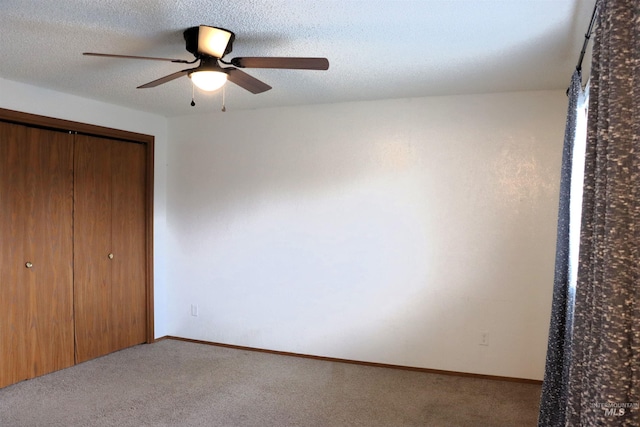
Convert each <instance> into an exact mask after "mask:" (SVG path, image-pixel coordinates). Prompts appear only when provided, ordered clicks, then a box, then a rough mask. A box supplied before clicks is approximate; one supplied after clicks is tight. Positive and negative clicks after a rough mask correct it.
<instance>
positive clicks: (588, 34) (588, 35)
mask: <svg viewBox="0 0 640 427" xmlns="http://www.w3.org/2000/svg"><path fill="white" fill-rule="evenodd" d="M599 4H600V0H596V4H595V5H594V6H593V13H592V14H591V22H590V23H589V28H588V29H587V32H586V34H585V35H584V43H583V44H582V50H581V51H580V58H579V59H578V65H576V70H578V71H580V70H582V60H583V59H584V53H585V52H586V50H587V44H588V43H589V39H590V38H591V32H592V31H593V24H595V22H596V16H598V6H599Z"/></svg>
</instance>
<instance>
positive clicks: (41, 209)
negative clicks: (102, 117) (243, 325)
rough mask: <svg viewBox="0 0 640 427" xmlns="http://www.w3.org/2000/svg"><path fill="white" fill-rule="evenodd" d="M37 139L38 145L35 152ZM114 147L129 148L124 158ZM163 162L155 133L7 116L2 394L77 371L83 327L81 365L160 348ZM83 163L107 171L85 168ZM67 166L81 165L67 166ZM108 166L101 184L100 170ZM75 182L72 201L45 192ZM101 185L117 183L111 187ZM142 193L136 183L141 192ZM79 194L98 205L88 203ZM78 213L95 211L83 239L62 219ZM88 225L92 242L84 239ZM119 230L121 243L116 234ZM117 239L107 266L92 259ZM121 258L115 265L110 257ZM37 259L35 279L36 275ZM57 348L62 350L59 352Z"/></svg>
mask: <svg viewBox="0 0 640 427" xmlns="http://www.w3.org/2000/svg"><path fill="white" fill-rule="evenodd" d="M77 132H80V133H85V134H89V135H99V136H95V137H94V136H83V135H77ZM31 139H34V140H37V141H38V142H37V144H36V145H35V146H34V145H33V144H32V143H31V142H30V140H31ZM58 139H61V140H64V139H68V140H72V141H73V140H74V139H78V140H80V141H83V140H84V141H85V142H86V144H89V143H90V144H91V145H89V146H87V145H83V143H82V142H80V146H79V147H76V148H74V145H71V146H69V145H68V142H67V143H62V142H59V141H57V140H58ZM9 141H12V142H11V143H9ZM133 141H135V142H133ZM96 142H97V143H98V144H97V145H96V146H93V143H96ZM101 143H104V144H108V145H110V147H111V148H110V150H108V151H110V152H109V155H108V157H109V159H111V158H112V157H113V156H116V157H118V159H119V161H120V162H121V163H120V164H118V165H115V166H114V163H113V161H112V160H109V161H108V163H109V165H108V166H107V165H104V164H102V166H100V163H102V162H103V160H101V159H102V158H103V156H104V155H105V153H104V152H100V145H101ZM48 144H51V146H50V148H45V149H44V150H45V151H46V152H47V153H48V154H46V153H45V152H42V153H40V151H39V150H40V149H39V148H37V147H38V146H40V145H42V146H44V145H48ZM73 144H75V143H73ZM111 144H115V146H117V147H123V148H122V149H113V148H112V147H113V146H112V145H111ZM63 146H65V147H66V148H61V147H63ZM132 147H134V148H132ZM67 150H70V151H67ZM153 153H154V137H153V136H151V135H144V134H137V133H132V132H128V131H121V130H117V129H111V128H104V127H100V126H94V125H88V124H83V123H78V122H71V121H66V120H59V119H54V118H49V117H44V116H38V115H33V114H28V113H23V112H18V111H12V110H6V109H1V108H0V387H4V386H5V385H9V384H12V383H15V382H18V381H21V380H24V379H27V378H31V377H33V376H37V375H41V374H42V373H46V372H50V371H52V370H56V369H60V368H63V367H66V366H69V364H70V363H71V364H72V363H73V351H74V342H73V338H74V337H73V335H70V332H69V331H73V326H76V330H75V340H76V343H75V344H76V345H75V348H76V349H77V352H76V353H77V354H76V357H77V361H78V362H80V361H83V360H88V359H91V358H93V357H97V356H100V355H102V354H106V353H109V352H111V351H115V350H118V349H120V348H124V347H127V346H130V345H134V344H138V343H141V342H153V340H154V328H153V322H154V316H153V177H154V172H153V163H154V160H153V157H154V156H153ZM78 155H81V156H83V155H84V156H85V159H92V160H93V161H94V162H98V163H97V164H96V163H93V164H89V163H87V164H85V162H84V160H81V161H80V162H79V161H78V160H79V158H78ZM73 157H75V159H74V158H73ZM80 159H82V157H80ZM67 160H70V161H71V163H70V164H69V165H70V167H61V165H64V164H65V161H67ZM81 164H83V165H84V169H83V167H82V166H81ZM140 164H141V165H142V166H141V167H140ZM96 166H97V168H98V173H97V174H96V173H95V171H92V170H91V167H96ZM52 168H53V169H52ZM74 168H78V171H76V172H79V173H81V174H82V173H84V174H85V175H84V178H85V180H84V181H83V182H84V186H83V184H82V182H77V183H76V182H75V180H73V173H74ZM101 168H102V169H101ZM29 171H31V172H29ZM33 171H41V172H42V173H41V174H33ZM100 171H101V172H100ZM69 173H71V178H72V181H71V182H72V187H65V189H61V190H60V192H57V191H54V190H53V189H52V188H49V189H48V190H45V187H43V186H48V185H52V186H55V185H58V184H60V183H61V182H67V181H65V179H67V178H68V177H69ZM100 175H101V176H102V177H103V178H105V175H109V177H108V178H105V180H104V181H102V180H101V179H100V178H99V176H100ZM77 177H79V175H77V176H76V178H77ZM100 182H102V183H106V184H105V185H106V187H105V188H101V184H100ZM140 182H142V186H141V187H138V184H139V183H140ZM123 183H125V184H123ZM131 183H136V184H135V186H134V187H133V188H130V184H131ZM74 184H79V185H80V187H78V186H76V187H73V185H74ZM78 191H80V192H83V194H85V195H88V196H89V199H91V200H89V199H87V200H83V201H78V200H77V196H78V195H79V193H78ZM101 192H102V193H101ZM100 194H102V195H105V196H104V197H102V196H101V195H100ZM65 195H66V196H65ZM109 197H111V200H109ZM92 200H93V202H92ZM113 200H115V202H113ZM94 202H95V204H92V203H94ZM112 202H113V203H112ZM68 203H71V206H72V208H71V209H72V215H75V212H74V210H75V209H76V208H78V209H80V211H84V212H85V213H87V215H86V216H84V217H82V219H80V222H79V223H76V222H75V221H74V222H72V223H71V231H69V224H70V223H69V222H68V221H67V220H66V219H65V217H64V215H63V214H62V212H63V211H65V209H67V207H68ZM134 206H135V207H134ZM138 208H141V210H137V209H138ZM90 211H92V212H90ZM118 212H123V214H122V216H120V215H118V214H117V213H118ZM109 223H110V224H111V227H110V228H109V227H107V226H106V224H109ZM78 227H80V229H84V230H86V231H87V233H83V234H82V235H79V234H77V233H76V232H75V231H77V230H78ZM74 228H75V230H74ZM107 228H109V229H110V233H109V232H107V231H104V230H106V229H107ZM101 230H102V231H101ZM139 232H140V233H141V234H140V235H138V233H139ZM107 235H110V236H111V238H112V240H111V242H110V244H109V245H103V246H110V250H109V251H102V250H100V251H101V252H103V257H102V259H100V257H99V256H97V255H94V254H93V251H90V250H85V249H87V248H89V247H91V245H92V244H97V245H98V246H99V245H100V242H101V241H102V243H104V241H105V239H107V238H106V237H105V236H107ZM64 236H66V238H65V237H64ZM114 236H115V237H114ZM134 236H137V237H134ZM69 242H71V244H70V243H69ZM76 245H84V246H79V248H80V249H78V247H76ZM118 248H119V249H118ZM69 250H72V253H71V255H70V258H69V260H68V261H67V262H66V263H65V262H57V261H59V260H60V259H64V258H65V254H67V256H69V255H68V251H69ZM109 252H113V253H114V260H108V257H106V256H105V254H106V255H108V253H109ZM116 252H118V253H122V254H125V253H127V254H129V255H123V256H120V255H118V254H117V253H116ZM34 257H35V258H34ZM27 258H30V261H31V262H33V264H34V267H33V268H32V269H27V268H26V267H25V265H24V264H25V262H27V261H26V259H27ZM31 258H34V259H38V260H39V261H38V262H34V261H33V259H31ZM109 261H120V262H115V263H114V262H111V263H110V264H109ZM16 265H17V266H18V269H17V270H16V267H15V266H16ZM134 265H135V266H137V267H131V266H134ZM129 269H131V271H129ZM43 270H48V273H47V274H44V273H43ZM68 274H70V275H71V276H70V277H71V278H72V280H73V275H74V274H76V277H75V279H76V280H75V281H73V282H71V285H72V286H71V292H72V293H69V292H67V289H68V288H67V286H66V285H65V283H67V284H68V283H69V282H68V280H67V275H68ZM114 277H115V280H114ZM49 280H50V281H51V282H52V283H53V286H52V287H51V288H49V289H47V290H44V291H43V289H42V283H43V282H45V281H47V282H48V281H49ZM18 282H19V283H21V284H23V285H24V286H17V285H16V283H18ZM96 283H97V284H98V285H97V286H96ZM138 283H141V284H142V285H141V286H138V285H137V284H138ZM114 284H115V285H114ZM134 284H136V285H134ZM74 286H75V287H76V289H80V293H77V292H75V289H74V288H73V287H74ZM69 307H71V311H69ZM130 309H131V310H130ZM69 318H71V322H72V323H71V325H72V327H71V329H70V328H68V327H67V325H68V324H69V322H68V320H69ZM43 319H48V320H45V321H43ZM45 324H48V326H47V325H45ZM69 341H71V344H70V345H69ZM55 342H60V343H62V345H61V346H60V347H58V348H55V347H54V344H53V343H55ZM60 348H65V349H66V350H64V351H60V350H59V349H60ZM69 348H70V349H71V350H69ZM70 358H71V359H70ZM69 360H71V362H69Z"/></svg>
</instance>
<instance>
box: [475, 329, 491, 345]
mask: <svg viewBox="0 0 640 427" xmlns="http://www.w3.org/2000/svg"><path fill="white" fill-rule="evenodd" d="M478 344H480V345H484V346H488V345H489V332H487V331H482V332H480V342H479V343H478Z"/></svg>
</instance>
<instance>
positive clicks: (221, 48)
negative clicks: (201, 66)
mask: <svg viewBox="0 0 640 427" xmlns="http://www.w3.org/2000/svg"><path fill="white" fill-rule="evenodd" d="M232 35H233V33H232V32H230V31H227V30H224V29H222V28H216V27H209V26H207V25H200V27H199V29H198V52H199V53H203V54H205V55H209V56H213V57H214V58H222V57H223V56H224V54H225V53H227V52H226V50H227V45H228V44H229V40H230V39H231V36H232Z"/></svg>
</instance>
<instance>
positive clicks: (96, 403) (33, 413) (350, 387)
mask: <svg viewBox="0 0 640 427" xmlns="http://www.w3.org/2000/svg"><path fill="white" fill-rule="evenodd" d="M539 396H540V386H539V385H535V384H521V383H514V382H503V381H492V380H484V379H475V378H465V377H456V376H448V375H435V374H426V373H420V372H411V371H403V370H398V369H387V368H377V367H369V366H360V365H354V364H346V363H337V362H327V361H320V360H312V359H304V358H297V357H289V356H279V355H273V354H266V353H259V352H251V351H244V350H236V349H228V348H221V347H213V346H208V345H203V344H194V343H189V342H181V341H175V340H164V341H160V342H157V343H155V344H150V345H141V346H137V347H134V348H130V349H127V350H123V351H120V352H117V353H113V354H111V355H108V356H105V357H102V358H99V359H96V360H92V361H89V362H85V363H82V364H80V365H78V366H74V367H72V368H69V369H65V370H62V371H58V372H55V373H52V374H49V375H45V376H43V377H40V378H36V379H33V380H30V381H24V382H22V383H19V384H15V385H12V386H9V387H5V388H3V389H0V426H2V427H23V426H24V427H31V426H34V427H35V426H43V427H44V426H46V427H50V426H64V427H70V426H118V427H124V426H136V427H139V426H256V427H257V426H260V427H265V426H278V427H284V426H322V427H325V426H326V427H337V426H364V427H373V426H384V427H393V426H469V427H483V426H487V427H489V426H513V427H526V426H535V425H536V419H537V414H538V399H539Z"/></svg>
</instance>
